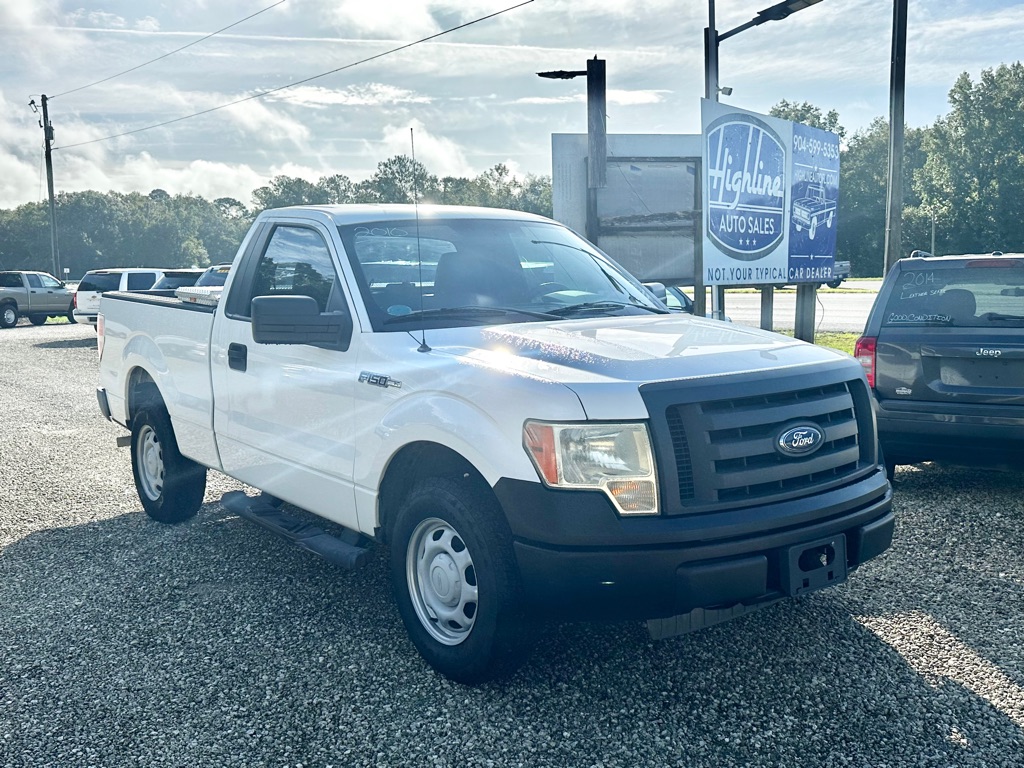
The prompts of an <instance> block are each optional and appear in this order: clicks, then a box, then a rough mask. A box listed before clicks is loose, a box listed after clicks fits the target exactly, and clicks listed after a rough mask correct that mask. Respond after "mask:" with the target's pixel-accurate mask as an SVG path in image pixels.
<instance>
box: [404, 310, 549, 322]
mask: <svg viewBox="0 0 1024 768" xmlns="http://www.w3.org/2000/svg"><path fill="white" fill-rule="evenodd" d="M474 315H523V316H525V317H535V318H537V319H539V320H557V319H558V315H555V314H552V313H549V312H534V311H533V310H530V309H516V308H515V307H479V306H467V307H434V308H432V309H419V310H416V311H413V312H410V313H409V314H407V315H393V316H392V317H389V318H387V319H385V320H384V325H389V324H391V323H402V322H406V323H407V322H409V321H411V320H422V319H425V318H431V317H472V316H474Z"/></svg>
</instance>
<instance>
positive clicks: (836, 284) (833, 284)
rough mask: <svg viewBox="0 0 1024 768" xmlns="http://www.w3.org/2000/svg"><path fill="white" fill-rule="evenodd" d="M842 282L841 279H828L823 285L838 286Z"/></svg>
mask: <svg viewBox="0 0 1024 768" xmlns="http://www.w3.org/2000/svg"><path fill="white" fill-rule="evenodd" d="M842 284H843V281H842V280H829V281H828V282H827V283H825V285H827V286H828V287H829V288H838V287H839V286H840V285H842Z"/></svg>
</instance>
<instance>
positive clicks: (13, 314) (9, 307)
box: [0, 304, 18, 328]
mask: <svg viewBox="0 0 1024 768" xmlns="http://www.w3.org/2000/svg"><path fill="white" fill-rule="evenodd" d="M17 324H18V308H17V307H16V306H15V305H14V304H4V305H3V306H2V307H0V328H13V327H14V326H16V325H17Z"/></svg>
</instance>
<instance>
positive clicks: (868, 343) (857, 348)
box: [853, 336, 878, 389]
mask: <svg viewBox="0 0 1024 768" xmlns="http://www.w3.org/2000/svg"><path fill="white" fill-rule="evenodd" d="M877 346H878V339H877V338H875V337H874V336H861V337H860V338H859V339H857V343H856V344H855V345H854V347H853V356H854V357H856V358H857V360H859V361H860V364H861V366H863V368H864V373H865V374H867V377H868V386H869V387H871V388H872V389H874V387H875V350H876V348H877Z"/></svg>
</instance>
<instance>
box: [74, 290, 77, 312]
mask: <svg viewBox="0 0 1024 768" xmlns="http://www.w3.org/2000/svg"><path fill="white" fill-rule="evenodd" d="M74 302H75V309H78V291H75V298H74Z"/></svg>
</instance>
